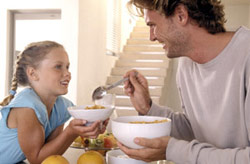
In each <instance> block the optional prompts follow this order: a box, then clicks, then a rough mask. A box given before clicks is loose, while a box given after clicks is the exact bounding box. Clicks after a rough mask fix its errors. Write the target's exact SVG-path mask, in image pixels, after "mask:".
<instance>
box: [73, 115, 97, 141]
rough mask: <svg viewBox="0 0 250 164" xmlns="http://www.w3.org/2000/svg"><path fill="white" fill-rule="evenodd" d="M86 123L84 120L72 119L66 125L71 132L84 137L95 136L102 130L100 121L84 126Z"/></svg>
mask: <svg viewBox="0 0 250 164" xmlns="http://www.w3.org/2000/svg"><path fill="white" fill-rule="evenodd" d="M86 124H87V121H86V120H81V119H73V120H71V121H70V123H69V125H68V127H69V128H70V129H71V133H72V134H75V135H76V136H81V137H85V138H96V137H97V136H98V135H99V134H100V133H101V132H102V130H101V121H95V122H94V123H92V124H91V125H89V126H86Z"/></svg>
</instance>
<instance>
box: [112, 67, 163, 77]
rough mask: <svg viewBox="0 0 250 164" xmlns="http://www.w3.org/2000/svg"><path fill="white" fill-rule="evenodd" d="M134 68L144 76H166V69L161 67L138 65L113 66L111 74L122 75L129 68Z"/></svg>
mask: <svg viewBox="0 0 250 164" xmlns="http://www.w3.org/2000/svg"><path fill="white" fill-rule="evenodd" d="M132 69H136V70H138V71H139V72H140V73H141V74H142V75H144V76H159V77H165V76H166V73H167V71H166V69H162V68H147V69H146V68H145V69H144V68H140V67H138V68H137V67H115V68H112V71H111V74H112V75H115V76H123V75H124V74H125V73H126V72H128V71H129V70H132Z"/></svg>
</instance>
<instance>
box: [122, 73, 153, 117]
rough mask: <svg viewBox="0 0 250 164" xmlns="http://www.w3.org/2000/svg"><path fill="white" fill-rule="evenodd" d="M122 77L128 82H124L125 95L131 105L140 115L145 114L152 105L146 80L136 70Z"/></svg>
mask: <svg viewBox="0 0 250 164" xmlns="http://www.w3.org/2000/svg"><path fill="white" fill-rule="evenodd" d="M124 77H129V80H128V81H125V82H124V91H125V93H126V95H128V96H129V97H130V100H131V103H132V104H133V106H134V107H135V109H136V110H137V111H138V112H139V113H140V114H143V115H145V114H147V113H148V111H149V109H150V107H151V106H150V105H151V103H152V102H151V98H150V95H149V89H148V82H147V79H146V78H145V77H144V76H143V75H141V74H140V73H138V72H137V71H136V70H131V71H129V72H127V73H126V74H125V75H124Z"/></svg>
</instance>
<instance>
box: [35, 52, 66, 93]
mask: <svg viewBox="0 0 250 164" xmlns="http://www.w3.org/2000/svg"><path fill="white" fill-rule="evenodd" d="M36 75H37V77H38V80H37V81H36V88H38V90H40V91H42V92H43V93H44V94H52V95H55V96H59V95H63V94H66V93H67V92H68V85H69V82H70V80H71V73H70V72H69V58H68V55H67V53H66V52H65V50H64V49H63V48H54V49H52V50H51V51H50V52H49V53H48V54H47V55H46V56H45V57H44V59H43V60H42V61H41V62H40V63H39V66H38V68H37V69H36Z"/></svg>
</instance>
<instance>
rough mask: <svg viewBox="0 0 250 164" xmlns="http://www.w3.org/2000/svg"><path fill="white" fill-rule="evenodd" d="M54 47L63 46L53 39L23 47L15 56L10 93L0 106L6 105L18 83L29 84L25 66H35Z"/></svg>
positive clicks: (12, 96)
mask: <svg viewBox="0 0 250 164" xmlns="http://www.w3.org/2000/svg"><path fill="white" fill-rule="evenodd" d="M54 48H63V46H62V45H61V44H59V43H56V42H53V41H41V42H33V43H31V44H29V45H27V46H26V47H25V49H24V50H23V51H22V52H21V53H20V54H19V55H18V56H17V60H16V63H15V71H14V73H13V77H12V81H11V90H10V94H9V95H8V96H7V97H5V98H4V100H3V101H2V102H1V103H0V105H1V106H5V105H8V104H9V102H10V101H11V100H12V99H13V98H14V94H13V92H14V93H15V92H16V90H17V87H18V85H21V86H28V85H29V79H28V76H27V74H26V69H27V67H28V66H30V67H33V68H37V67H38V65H39V63H40V62H41V61H42V60H43V59H44V57H45V56H46V55H47V54H48V53H49V52H50V51H51V50H52V49H54Z"/></svg>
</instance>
